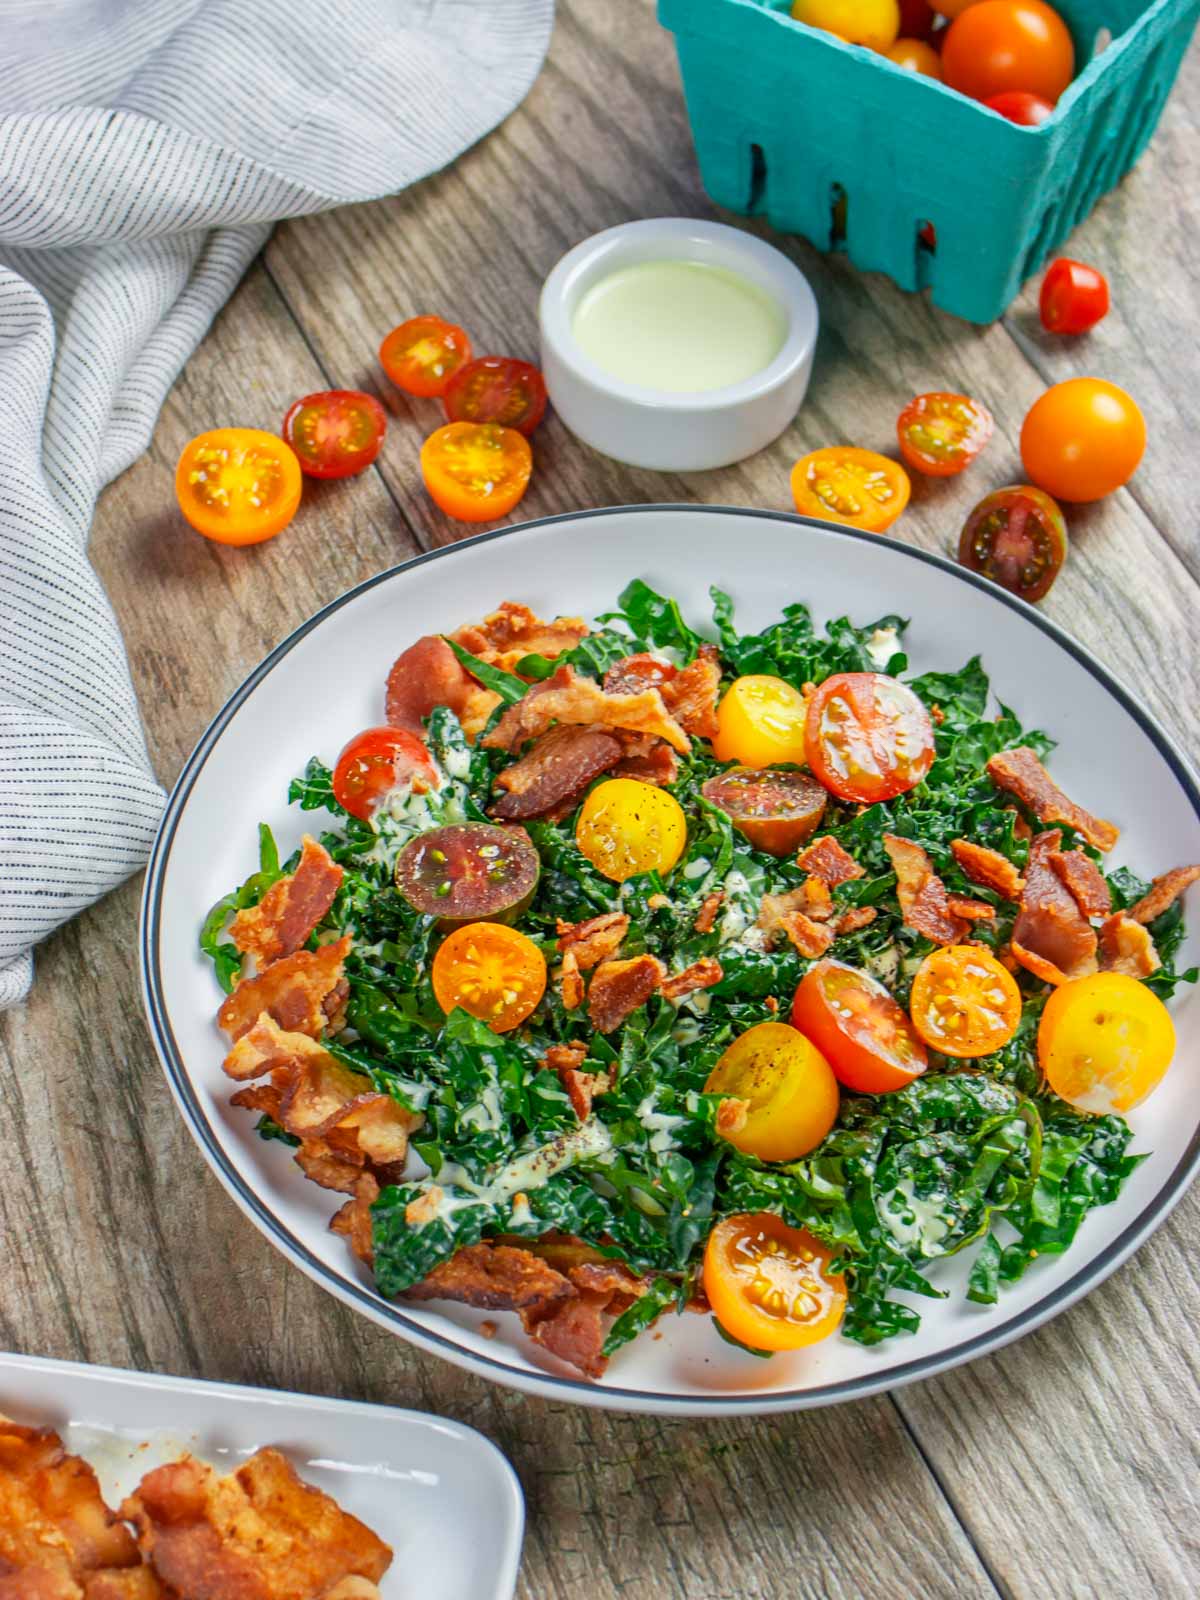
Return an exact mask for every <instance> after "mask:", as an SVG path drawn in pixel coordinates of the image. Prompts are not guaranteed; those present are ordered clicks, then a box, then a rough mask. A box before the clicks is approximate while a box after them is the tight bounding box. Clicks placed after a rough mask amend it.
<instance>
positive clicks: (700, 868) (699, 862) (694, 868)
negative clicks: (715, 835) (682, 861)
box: [683, 856, 712, 883]
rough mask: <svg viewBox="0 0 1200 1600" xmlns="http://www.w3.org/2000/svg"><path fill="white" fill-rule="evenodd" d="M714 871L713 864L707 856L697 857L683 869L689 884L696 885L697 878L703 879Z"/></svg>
mask: <svg viewBox="0 0 1200 1600" xmlns="http://www.w3.org/2000/svg"><path fill="white" fill-rule="evenodd" d="M711 871H712V862H711V861H710V860H709V859H708V857H707V856H697V857H696V859H695V860H694V861H689V862H688V864H687V866H686V867H684V869H683V875H684V877H685V878H686V879H687V880H688V882H689V883H695V882H696V880H697V878H703V877H704V876H705V875H706V874H707V873H709V872H711Z"/></svg>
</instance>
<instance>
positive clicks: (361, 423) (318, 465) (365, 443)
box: [283, 389, 387, 478]
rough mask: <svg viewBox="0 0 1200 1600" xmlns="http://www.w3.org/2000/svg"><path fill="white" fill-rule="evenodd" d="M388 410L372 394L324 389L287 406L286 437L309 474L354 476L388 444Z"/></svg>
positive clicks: (284, 423) (320, 476) (302, 468)
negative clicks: (386, 435) (384, 442)
mask: <svg viewBox="0 0 1200 1600" xmlns="http://www.w3.org/2000/svg"><path fill="white" fill-rule="evenodd" d="M386 432H387V414H386V412H385V411H384V409H383V407H382V406H381V405H380V404H379V401H378V400H376V398H375V396H374V395H372V394H363V393H362V392H361V391H360V390H358V389H324V390H322V391H321V393H320V394H306V395H305V396H304V398H303V399H302V400H296V401H294V402H293V404H292V405H291V406H289V408H288V413H287V415H286V416H285V417H284V419H283V437H284V438H285V439H286V440H287V442H288V444H290V445H291V447H292V449H293V450H294V451H295V452H296V456H297V458H298V459H299V462H300V470H301V471H302V472H305V473H307V474H308V476H309V477H310V478H352V477H353V476H354V475H355V473H356V472H362V471H364V469H365V468H367V467H369V466H370V465H371V463H372V461H374V459H375V457H376V456H377V455H378V454H379V451H380V449H381V447H382V445H383V436H384V434H385V433H386Z"/></svg>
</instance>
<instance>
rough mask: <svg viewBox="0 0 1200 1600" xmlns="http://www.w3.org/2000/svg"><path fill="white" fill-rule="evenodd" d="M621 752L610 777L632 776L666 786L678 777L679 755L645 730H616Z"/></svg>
mask: <svg viewBox="0 0 1200 1600" xmlns="http://www.w3.org/2000/svg"><path fill="white" fill-rule="evenodd" d="M617 737H618V738H619V739H620V741H621V744H622V746H623V748H624V751H625V754H624V755H623V756H622V757H621V759H620V761H618V762H617V765H616V766H615V767H614V768H613V769H612V775H613V777H614V778H636V779H637V781H638V782H639V783H652V784H654V786H655V788H657V789H667V788H669V787H670V786H671V784H673V783H674V782H675V780H676V779H677V778H678V776H679V757H678V756H677V755H676V754H675V752H674V750H672V749H671V746H670V745H669V744H667V743H666V741H665V740H663V739H655V738H652V737H651V736H650V735H649V734H647V733H622V732H619V731H618V733H617Z"/></svg>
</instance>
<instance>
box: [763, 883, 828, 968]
mask: <svg viewBox="0 0 1200 1600" xmlns="http://www.w3.org/2000/svg"><path fill="white" fill-rule="evenodd" d="M808 903H809V901H808V895H807V893H806V891H805V889H804V887H803V885H802V886H801V887H800V888H799V889H789V890H788V891H787V893H786V894H765V895H763V898H762V905H761V906H760V907H759V912H758V920H757V922H756V923H755V927H756V928H758V929H759V930H760V931H761V932H762V934H763V935H764V937H765V939H766V942H767V945H768V946H770V945H772V944H774V943H776V942H777V939H778V935H779V934H781V933H783V934H786V935H787V937H788V938H789V939H790V940H791V941H792V943H793V944H794V945H795V947H796V949H797V950H798V951H799V952H800V954H801V955H802V956H804V957H805V959H806V960H814V959H815V958H816V957H817V956H823V955H824V954H825V952H826V950H828V949H829V946H830V945H831V944H832V943H833V929H832V928H830V927H827V926H826V925H825V924H824V923H822V922H816V921H814V919H813V918H812V917H811V916H810V915H809V914H808V912H807V911H806V910H805V907H806V906H807V905H808Z"/></svg>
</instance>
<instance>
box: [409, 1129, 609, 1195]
mask: <svg viewBox="0 0 1200 1600" xmlns="http://www.w3.org/2000/svg"><path fill="white" fill-rule="evenodd" d="M611 1149H612V1135H611V1134H610V1133H609V1131H608V1129H607V1128H606V1127H605V1125H604V1124H603V1123H602V1122H601V1121H599V1119H598V1118H596V1117H589V1118H588V1120H587V1121H586V1122H582V1123H580V1125H579V1127H577V1128H572V1129H571V1130H570V1131H569V1132H567V1133H562V1134H559V1136H558V1138H557V1139H552V1140H551V1141H550V1143H549V1144H544V1145H541V1146H540V1147H539V1148H538V1149H536V1150H528V1151H526V1153H525V1154H524V1155H520V1156H514V1157H513V1159H512V1160H511V1161H510V1162H509V1163H508V1164H507V1165H506V1166H503V1167H501V1168H500V1170H499V1172H497V1173H496V1175H495V1176H494V1177H493V1178H492V1181H491V1182H490V1183H486V1184H480V1183H476V1182H475V1180H474V1179H473V1178H472V1177H471V1176H470V1175H469V1173H468V1172H467V1170H466V1168H465V1167H463V1166H460V1165H459V1164H458V1163H457V1162H454V1161H446V1162H443V1164H442V1166H441V1169H440V1170H439V1172H438V1175H437V1178H436V1179H435V1180H434V1183H433V1184H432V1185H431V1186H430V1188H431V1190H432V1189H433V1188H437V1189H438V1190H440V1191H441V1193H440V1198H439V1200H438V1205H437V1210H436V1212H435V1214H434V1215H435V1217H436V1218H437V1219H438V1220H441V1221H445V1220H446V1219H447V1218H448V1217H451V1216H453V1215H454V1213H455V1212H456V1211H461V1210H462V1209H463V1208H464V1207H465V1206H478V1205H488V1206H498V1205H503V1204H504V1202H505V1201H506V1200H511V1199H512V1197H513V1196H514V1195H519V1194H527V1193H528V1191H529V1190H530V1189H540V1188H541V1187H542V1185H543V1184H544V1183H547V1182H548V1181H549V1180H550V1179H551V1178H553V1177H554V1176H555V1174H556V1173H559V1172H564V1171H565V1170H566V1169H567V1168H568V1167H573V1166H574V1165H575V1164H576V1162H579V1161H586V1160H589V1159H591V1158H594V1157H597V1156H603V1155H605V1154H606V1153H607V1152H609V1151H611ZM447 1186H449V1187H450V1188H453V1189H457V1190H458V1191H459V1193H458V1194H450V1193H448V1192H447ZM429 1220H432V1219H429Z"/></svg>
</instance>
